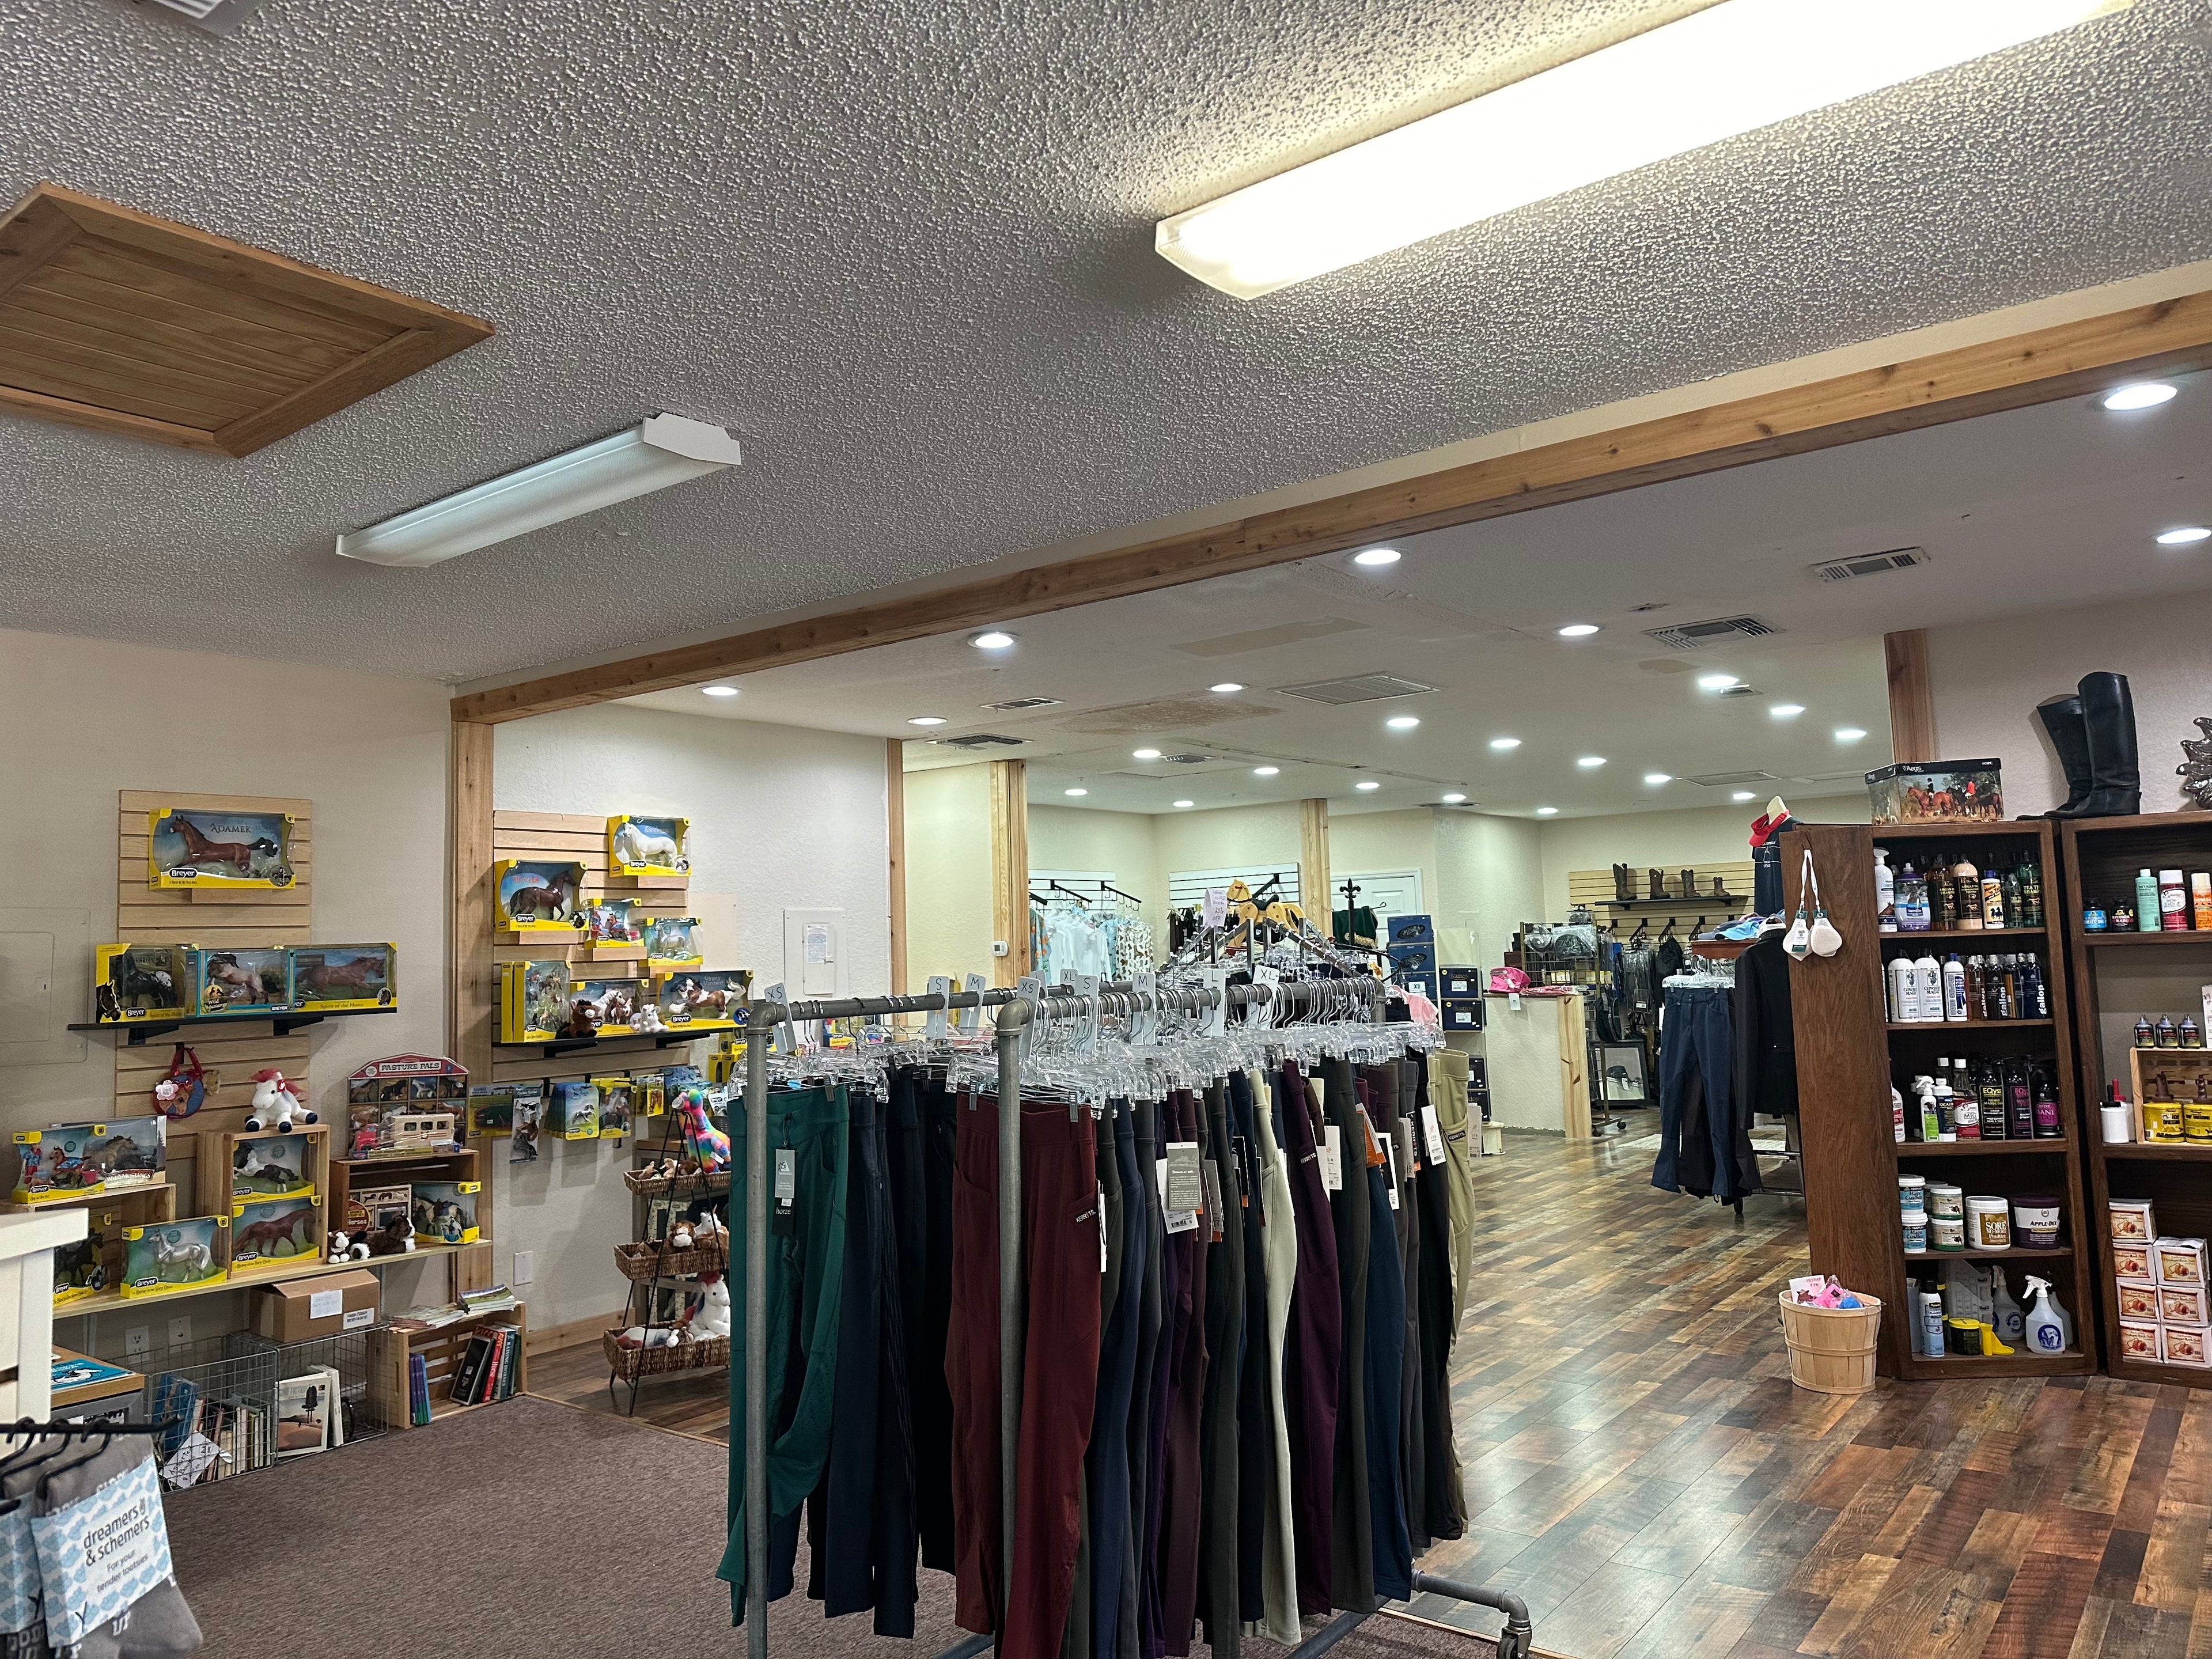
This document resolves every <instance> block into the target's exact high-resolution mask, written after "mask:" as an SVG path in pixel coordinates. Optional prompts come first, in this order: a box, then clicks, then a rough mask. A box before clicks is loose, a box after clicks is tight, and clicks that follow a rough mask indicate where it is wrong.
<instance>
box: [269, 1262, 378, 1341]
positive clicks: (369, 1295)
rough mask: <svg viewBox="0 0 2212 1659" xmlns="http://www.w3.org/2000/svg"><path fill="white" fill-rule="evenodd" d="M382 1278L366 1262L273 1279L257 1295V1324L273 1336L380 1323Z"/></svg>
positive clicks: (310, 1335) (307, 1335)
mask: <svg viewBox="0 0 2212 1659" xmlns="http://www.w3.org/2000/svg"><path fill="white" fill-rule="evenodd" d="M383 1294H384V1285H383V1281H382V1280H380V1279H378V1278H377V1276H376V1275H375V1274H374V1273H371V1272H369V1271H368V1268H366V1267H356V1268H355V1269H354V1270H353V1271H352V1272H351V1273H326V1274H325V1275H324V1276H323V1277H322V1278H320V1279H294V1280H293V1281H292V1282H291V1283H289V1284H288V1285H270V1286H269V1287H268V1288H267V1289H265V1290H264V1291H262V1292H261V1293H260V1295H259V1296H258V1297H255V1298H254V1303H253V1328H254V1330H255V1332H256V1333H257V1334H259V1335H262V1336H265V1337H267V1338H268V1339H269V1340H270V1341H272V1342H306V1341H310V1340H313V1339H314V1338H316V1337H319V1336H337V1335H340V1334H343V1333H344V1332H346V1331H365V1330H367V1329H368V1328H369V1327H370V1326H372V1325H374V1324H375V1323H376V1313H377V1308H378V1306H379V1304H380V1300H381V1298H382V1297H383Z"/></svg>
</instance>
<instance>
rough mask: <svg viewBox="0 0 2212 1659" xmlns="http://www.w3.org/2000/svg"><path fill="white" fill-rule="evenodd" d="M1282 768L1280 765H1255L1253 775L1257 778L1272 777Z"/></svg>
mask: <svg viewBox="0 0 2212 1659" xmlns="http://www.w3.org/2000/svg"><path fill="white" fill-rule="evenodd" d="M1281 770H1282V768H1281V767H1279V766H1255V767H1254V768H1253V769H1252V775H1253V776H1254V777H1255V778H1272V777H1273V776H1274V775H1275V774H1276V773H1278V772H1279V771H1281Z"/></svg>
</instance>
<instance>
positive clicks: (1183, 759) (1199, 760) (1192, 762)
mask: <svg viewBox="0 0 2212 1659" xmlns="http://www.w3.org/2000/svg"><path fill="white" fill-rule="evenodd" d="M1160 758H1161V759H1162V760H1164V761H1165V762H1166V763H1168V764H1169V765H1170V766H1203V765H1205V764H1206V762H1208V761H1210V760H1212V758H1213V757H1212V756H1211V755H1199V754H1188V755H1163V756H1161V757H1160Z"/></svg>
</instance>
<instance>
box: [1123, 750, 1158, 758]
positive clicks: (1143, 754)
mask: <svg viewBox="0 0 2212 1659" xmlns="http://www.w3.org/2000/svg"><path fill="white" fill-rule="evenodd" d="M1159 757H1160V751H1159V750H1157V749H1132V750H1130V751H1129V758H1130V759H1132V760H1158V758H1159Z"/></svg>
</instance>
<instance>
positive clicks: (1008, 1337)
mask: <svg viewBox="0 0 2212 1659" xmlns="http://www.w3.org/2000/svg"><path fill="white" fill-rule="evenodd" d="M1347 985H1349V986H1350V987H1352V988H1354V989H1355V990H1357V991H1358V993H1359V994H1360V995H1361V998H1362V1000H1364V1002H1365V1004H1366V1013H1367V1019H1366V1022H1365V1023H1367V1024H1381V1023H1382V1019H1383V1011H1384V1007H1385V1006H1386V998H1387V991H1386V988H1385V987H1384V986H1383V982H1382V981H1380V980H1374V979H1368V978H1364V977H1362V978H1360V979H1357V980H1352V981H1343V980H1328V981H1316V980H1288V981H1279V982H1276V983H1273V984H1252V985H1230V984H1227V983H1222V984H1220V985H1219V986H1218V987H1216V986H1212V985H1206V986H1197V987H1188V988H1184V989H1157V990H1139V988H1138V987H1136V986H1135V985H1133V984H1131V983H1127V982H1122V981H1116V982H1114V983H1110V984H1102V985H1100V986H1099V987H1098V994H1097V997H1096V998H1095V999H1093V998H1092V997H1091V996H1088V995H1079V994H1077V993H1076V992H1075V991H1074V990H1073V988H1071V987H1044V988H1043V992H1042V997H1041V998H1037V999H1032V998H1031V997H1030V996H1029V995H1027V994H1024V992H1023V991H1021V990H1018V989H1015V988H1012V987H1000V988H997V989H993V990H986V991H951V992H944V993H936V994H931V993H924V994H920V995H913V994H908V995H901V996H878V997H846V998H839V999H836V1000H827V1001H814V1002H785V1003H770V1002H764V1001H754V1002H749V1003H748V1004H747V1005H746V1009H745V1030H746V1033H747V1037H746V1042H745V1094H744V1099H745V1152H744V1156H745V1171H746V1176H745V1217H744V1225H745V1354H746V1364H745V1421H744V1436H745V1555H746V1575H745V1576H746V1580H747V1584H748V1594H747V1596H746V1600H745V1650H746V1654H747V1656H748V1659H768V1653H769V1643H768V1603H769V1595H768V1587H769V1582H770V1577H769V1512H768V1511H769V1492H768V1366H767V1365H766V1364H765V1363H764V1356H765V1354H766V1353H767V1351H768V1244H769V1207H768V1206H769V1145H768V1140H769V1135H768V1121H769V1112H768V1100H769V1064H768V1062H769V1054H768V1047H769V1045H768V1043H767V1042H766V1041H765V1040H764V1036H765V1033H766V1032H767V1031H768V1030H769V1028H770V1027H772V1026H775V1025H779V1024H787V1023H793V1022H797V1021H801V1020H805V1021H809V1022H811V1021H814V1020H823V1019H847V1018H879V1017H883V1016H886V1015H893V1014H919V1013H933V1012H938V1011H939V1010H943V1011H945V1012H951V1011H953V1010H955V1009H966V1008H977V1009H981V1008H996V1009H997V1010H998V1012H997V1014H996V1015H995V1016H994V1019H993V1036H994V1046H995V1048H996V1049H997V1058H998V1067H999V1099H1000V1102H1001V1103H1002V1104H1001V1109H1000V1113H999V1389H1000V1399H1001V1401H1002V1405H1001V1410H1000V1420H999V1437H1000V1481H1001V1488H1000V1498H1001V1502H1000V1522H1001V1526H1002V1528H1003V1534H1002V1547H1003V1549H1004V1551H1005V1553H1004V1555H1003V1557H1002V1559H1003V1560H1004V1561H1005V1562H1006V1563H1007V1564H1008V1565H1009V1567H1011V1565H1012V1561H1013V1559H1014V1553H1015V1552H1014V1534H1015V1486H1016V1475H1017V1471H1018V1464H1019V1458H1020V1444H1021V1439H1020V1434H1021V1423H1020V1409H1021V1383H1022V1345H1021V1344H1020V1343H1019V1342H1017V1341H1015V1340H1013V1339H1012V1332H1013V1331H1014V1330H1015V1329H1016V1328H1018V1326H1019V1324H1020V1322H1021V1309H1022V1250H1021V1236H1022V1235H1021V1219H1022V1181H1021V1169H1022V1158H1021V1113H1020V1112H1019V1111H1018V1110H1012V1109H1006V1108H1005V1103H1009V1102H1017V1101H1018V1100H1019V1099H1020V1097H1021V1054H1022V1034H1023V1032H1024V1030H1027V1029H1028V1028H1029V1026H1030V1024H1031V1022H1032V1021H1033V1020H1034V1019H1035V1018H1036V1014H1037V1012H1038V1008H1039V1005H1040V1002H1042V1003H1043V1004H1046V1005H1049V1006H1050V1007H1051V1009H1052V1010H1053V1011H1054V1012H1059V1011H1061V1010H1065V1011H1066V1012H1072V1013H1089V1012H1091V1005H1092V1003H1093V1001H1094V1000H1095V1001H1096V1003H1097V1012H1099V1013H1102V1014H1104V1013H1117V1014H1130V1013H1137V1012H1177V1013H1186V1014H1192V1015H1196V1014H1201V1013H1206V1012H1212V1010H1213V1009H1214V1008H1216V1007H1217V1006H1220V1007H1222V1008H1223V1010H1224V1012H1227V1010H1228V1009H1230V1008H1237V1007H1242V1006H1246V1005H1248V1004H1250V1003H1254V1002H1257V1003H1259V1004H1261V1006H1274V1005H1275V1004H1277V1003H1278V1002H1280V1003H1281V1004H1282V1006H1285V1007H1295V1006H1297V1005H1299V1004H1303V1003H1305V1002H1309V1001H1311V1000H1317V998H1318V996H1319V994H1320V993H1321V991H1322V989H1324V988H1328V989H1329V990H1331V991H1334V990H1336V989H1338V988H1339V987H1346V986H1347ZM1217 999H1218V1000H1217ZM1413 1583H1414V1587H1415V1589H1419V1590H1426V1591H1428V1592H1430V1593H1431V1594H1434V1595H1449V1596H1450V1597H1452V1598H1454V1599H1455V1600H1457V1601H1468V1602H1472V1603H1474V1604H1476V1605H1479V1606H1482V1607H1495V1608H1498V1609H1499V1610H1500V1611H1502V1612H1504V1613H1505V1615H1506V1626H1505V1631H1504V1635H1503V1636H1502V1637H1501V1638H1500V1639H1499V1642H1498V1655H1499V1659H1527V1656H1528V1653H1529V1651H1530V1646H1531V1640H1532V1635H1531V1626H1530V1623H1529V1618H1528V1607H1527V1605H1526V1604H1525V1603H1524V1602H1522V1600H1521V1599H1520V1598H1519V1597H1518V1596H1516V1595H1511V1594H1510V1593H1509V1592H1505V1591H1492V1590H1487V1589H1480V1588H1478V1587H1474V1586H1466V1585H1460V1584H1457V1583H1454V1582H1452V1581H1450V1580H1448V1579H1443V1578H1437V1577H1432V1576H1431V1575H1430V1574H1427V1573H1423V1572H1419V1571H1416V1572H1415V1573H1414V1575H1413ZM1372 1616H1373V1614H1372V1613H1371V1612H1370V1613H1361V1612H1346V1613H1340V1614H1338V1615H1337V1617H1336V1618H1334V1620H1331V1621H1330V1622H1329V1623H1328V1625H1326V1626H1323V1627H1322V1629H1321V1630H1320V1631H1319V1632H1316V1634H1315V1635H1313V1636H1312V1637H1310V1638H1307V1640H1306V1641H1304V1643H1302V1644H1299V1645H1298V1646H1297V1648H1294V1649H1292V1650H1291V1659H1315V1656H1318V1655H1321V1654H1323V1653H1326V1652H1327V1651H1328V1650H1330V1649H1331V1648H1334V1646H1336V1644H1338V1643H1340V1642H1341V1641H1343V1640H1344V1639H1345V1638H1346V1637H1347V1636H1349V1635H1351V1634H1352V1632H1353V1631H1354V1630H1355V1629H1357V1628H1358V1626H1360V1625H1361V1624H1363V1623H1364V1622H1365V1620H1368V1619H1369V1618H1370V1617H1372ZM992 1645H993V1638H990V1637H987V1636H973V1637H969V1638H966V1639H965V1640H963V1641H961V1642H958V1643H956V1644H954V1645H953V1646H952V1647H951V1648H949V1649H946V1650H945V1651H944V1652H943V1653H942V1654H940V1655H939V1656H938V1659H973V1656H975V1655H979V1654H981V1653H983V1652H985V1651H987V1650H988V1649H989V1648H990V1647H991V1646H992Z"/></svg>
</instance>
